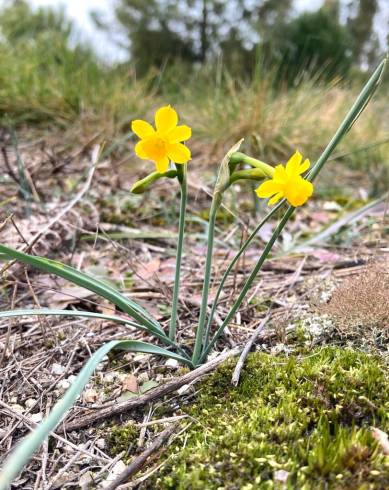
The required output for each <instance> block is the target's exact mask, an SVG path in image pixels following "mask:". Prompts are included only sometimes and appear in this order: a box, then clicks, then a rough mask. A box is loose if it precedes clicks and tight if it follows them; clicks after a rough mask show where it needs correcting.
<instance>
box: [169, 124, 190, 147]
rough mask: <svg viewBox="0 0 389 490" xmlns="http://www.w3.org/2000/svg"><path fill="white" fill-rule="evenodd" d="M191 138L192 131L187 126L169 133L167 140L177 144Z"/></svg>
mask: <svg viewBox="0 0 389 490" xmlns="http://www.w3.org/2000/svg"><path fill="white" fill-rule="evenodd" d="M191 136H192V130H191V129H190V127H189V126H185V124H183V125H182V126H177V127H175V128H174V129H172V130H171V131H170V133H169V134H168V139H169V141H170V143H179V142H180V141H186V140H188V139H189V138H191Z"/></svg>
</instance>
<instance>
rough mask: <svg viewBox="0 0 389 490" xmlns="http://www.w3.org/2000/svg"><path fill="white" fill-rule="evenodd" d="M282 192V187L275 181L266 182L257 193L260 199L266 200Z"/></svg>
mask: <svg viewBox="0 0 389 490" xmlns="http://www.w3.org/2000/svg"><path fill="white" fill-rule="evenodd" d="M280 191H281V186H280V184H278V183H277V182H274V180H266V182H262V184H261V185H260V186H259V187H258V188H257V190H256V191H255V192H256V193H257V196H258V197H261V198H266V197H270V196H272V195H273V194H276V193H277V192H280Z"/></svg>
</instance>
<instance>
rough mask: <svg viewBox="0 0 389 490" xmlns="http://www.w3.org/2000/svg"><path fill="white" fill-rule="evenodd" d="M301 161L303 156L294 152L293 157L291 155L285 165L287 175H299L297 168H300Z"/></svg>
mask: <svg viewBox="0 0 389 490" xmlns="http://www.w3.org/2000/svg"><path fill="white" fill-rule="evenodd" d="M302 159H303V156H302V155H301V153H300V152H299V151H296V152H295V153H294V155H292V156H291V157H290V158H289V160H288V163H287V164H286V167H285V168H286V172H287V174H288V175H293V174H296V173H300V172H299V167H300V164H301V160H302Z"/></svg>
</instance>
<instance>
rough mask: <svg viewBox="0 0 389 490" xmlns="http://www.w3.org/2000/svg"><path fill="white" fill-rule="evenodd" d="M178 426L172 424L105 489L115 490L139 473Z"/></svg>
mask: <svg viewBox="0 0 389 490" xmlns="http://www.w3.org/2000/svg"><path fill="white" fill-rule="evenodd" d="M176 427H177V424H172V425H171V426H170V427H168V428H167V429H165V430H164V431H163V432H161V433H160V434H159V436H158V437H157V438H156V439H155V440H154V441H153V443H152V444H151V445H150V446H149V447H148V448H147V449H146V450H145V451H143V453H142V454H140V455H139V456H137V457H136V458H135V459H134V460H133V461H132V462H131V464H130V465H129V466H127V468H126V469H125V470H124V471H123V472H122V473H120V475H119V476H118V477H117V478H116V480H114V481H113V482H112V483H111V484H110V485H108V486H107V487H105V489H106V490H115V489H116V488H117V487H118V486H119V485H121V484H122V483H125V482H126V481H127V480H128V479H129V478H130V477H131V476H132V475H134V474H135V473H137V472H138V471H139V470H140V469H141V468H142V466H143V465H144V464H145V463H146V461H147V460H148V458H149V457H150V456H151V455H152V454H153V453H155V452H156V451H158V449H159V448H160V447H161V446H162V445H163V444H164V443H165V441H167V440H168V439H169V437H170V436H171V435H172V434H173V433H174V431H175V430H176Z"/></svg>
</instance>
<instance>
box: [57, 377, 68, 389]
mask: <svg viewBox="0 0 389 490" xmlns="http://www.w3.org/2000/svg"><path fill="white" fill-rule="evenodd" d="M69 388H70V383H69V381H68V380H67V379H61V381H60V382H59V383H58V389H59V390H60V391H62V392H65V391H66V390H67V389H69Z"/></svg>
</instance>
